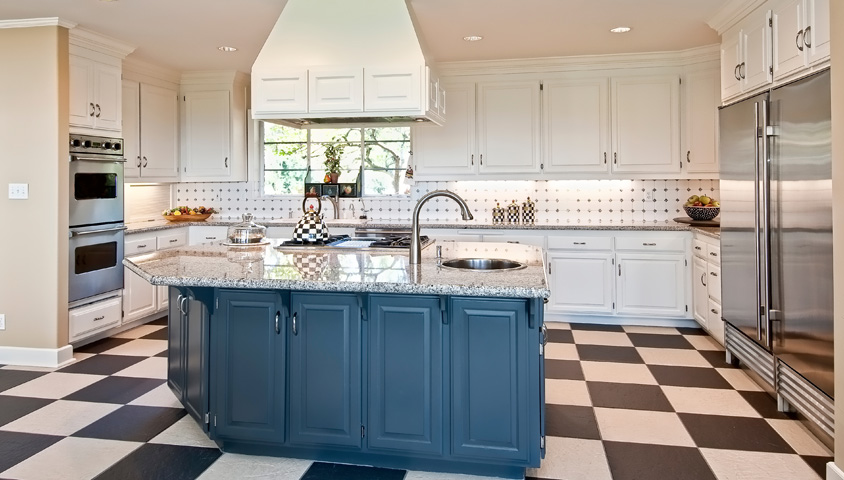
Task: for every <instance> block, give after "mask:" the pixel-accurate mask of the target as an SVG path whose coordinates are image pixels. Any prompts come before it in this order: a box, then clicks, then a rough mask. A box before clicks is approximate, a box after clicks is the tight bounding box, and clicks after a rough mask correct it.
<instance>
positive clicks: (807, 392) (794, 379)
mask: <svg viewBox="0 0 844 480" xmlns="http://www.w3.org/2000/svg"><path fill="white" fill-rule="evenodd" d="M777 369H778V371H777V383H778V384H777V394H778V395H780V396H782V398H784V399H785V400H786V401H787V402H788V403H789V404H791V406H792V407H794V408H795V409H796V410H797V411H798V412H800V413H802V414H803V415H805V416H806V417H808V418H809V419H811V420H812V421H813V422H814V423H815V424H816V425H818V427H820V428H821V429H822V430H823V431H824V432H826V433H828V434H829V435H830V436H831V437H834V436H835V403H834V401H833V400H832V399H831V398H829V397H828V396H827V395H826V394H825V393H823V392H822V391H820V390H819V389H818V388H817V387H815V386H814V385H813V384H812V383H811V382H809V381H808V380H806V379H805V378H803V376H802V375H800V374H799V373H797V372H795V371H794V370H793V369H792V368H791V367H789V366H788V365H786V364H785V363H783V362H782V361H778V362H777Z"/></svg>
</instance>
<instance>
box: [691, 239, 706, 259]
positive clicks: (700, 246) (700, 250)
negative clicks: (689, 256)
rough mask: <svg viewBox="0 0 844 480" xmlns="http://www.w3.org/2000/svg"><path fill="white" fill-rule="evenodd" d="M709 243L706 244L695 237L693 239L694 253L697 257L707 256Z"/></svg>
mask: <svg viewBox="0 0 844 480" xmlns="http://www.w3.org/2000/svg"><path fill="white" fill-rule="evenodd" d="M708 247H709V245H707V244H706V242H704V241H703V240H700V239H698V238H695V239H693V240H692V253H693V254H694V255H695V256H696V257H700V258H704V259H705V258H706V257H707V255H706V252H707V250H708Z"/></svg>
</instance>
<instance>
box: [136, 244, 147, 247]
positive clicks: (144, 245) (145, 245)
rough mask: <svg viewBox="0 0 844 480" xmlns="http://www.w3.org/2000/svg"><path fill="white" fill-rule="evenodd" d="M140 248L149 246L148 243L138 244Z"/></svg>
mask: <svg viewBox="0 0 844 480" xmlns="http://www.w3.org/2000/svg"><path fill="white" fill-rule="evenodd" d="M138 248H147V244H143V245H138Z"/></svg>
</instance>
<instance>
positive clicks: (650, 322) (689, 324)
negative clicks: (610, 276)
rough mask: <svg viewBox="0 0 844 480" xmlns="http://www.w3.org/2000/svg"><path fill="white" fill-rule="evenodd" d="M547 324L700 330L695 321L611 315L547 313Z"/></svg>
mask: <svg viewBox="0 0 844 480" xmlns="http://www.w3.org/2000/svg"><path fill="white" fill-rule="evenodd" d="M545 321H546V322H566V323H591V324H600V325H636V326H643V327H680V328H696V327H697V328H700V324H698V323H697V322H696V321H694V320H693V319H687V318H660V317H625V316H620V315H618V316H609V315H574V314H560V313H549V312H548V311H546V312H545Z"/></svg>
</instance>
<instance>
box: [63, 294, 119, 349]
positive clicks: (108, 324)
mask: <svg viewBox="0 0 844 480" xmlns="http://www.w3.org/2000/svg"><path fill="white" fill-rule="evenodd" d="M120 311H121V301H120V297H119V296H118V297H112V298H110V299H108V300H104V301H99V302H95V303H92V304H90V305H84V306H82V307H77V308H73V309H71V310H70V311H69V312H68V341H69V342H71V343H72V342H76V341H79V340H82V339H83V338H87V337H90V336H91V335H94V334H95V333H99V332H101V331H103V330H107V329H109V328H113V327H118V326H120Z"/></svg>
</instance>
